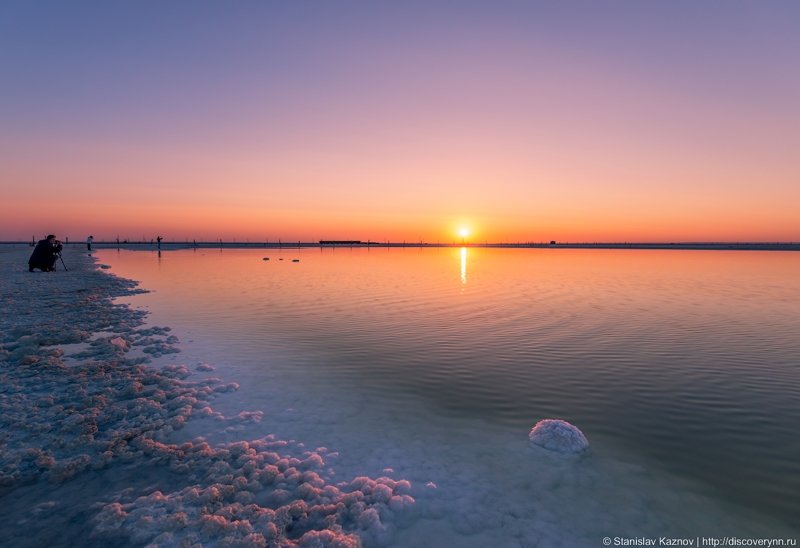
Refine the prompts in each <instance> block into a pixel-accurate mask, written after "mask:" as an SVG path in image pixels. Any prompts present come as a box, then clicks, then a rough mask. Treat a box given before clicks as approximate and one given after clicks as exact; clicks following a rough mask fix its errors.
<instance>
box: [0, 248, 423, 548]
mask: <svg viewBox="0 0 800 548" xmlns="http://www.w3.org/2000/svg"><path fill="white" fill-rule="evenodd" d="M82 259H83V260H81V261H80V262H78V264H77V265H76V264H74V260H77V259H74V260H73V264H71V265H70V271H69V272H58V273H51V274H45V273H41V274H36V273H34V274H30V273H28V272H23V271H21V270H19V271H18V270H17V265H13V264H8V263H7V262H4V263H3V264H2V269H3V272H2V273H3V276H2V282H0V283H2V284H3V287H2V289H3V291H2V296H0V306H2V308H3V309H4V310H6V311H8V313H6V314H4V315H3V317H2V319H0V332H1V333H2V335H0V337H1V338H0V447H1V448H2V452H0V488H2V489H5V490H8V489H13V488H15V487H19V486H22V485H25V484H31V483H38V482H50V483H52V484H62V483H65V482H69V481H74V480H75V479H76V478H79V477H81V475H84V474H91V473H92V471H94V470H100V469H108V468H112V467H115V466H122V465H126V466H130V465H136V464H137V463H141V464H145V463H146V464H147V465H149V466H153V465H155V466H163V467H164V468H166V469H168V470H169V471H170V472H171V473H174V474H176V475H182V476H185V477H186V478H187V480H188V483H190V486H188V487H185V488H183V489H180V490H177V491H174V492H167V493H163V492H161V491H154V492H151V493H149V494H148V495H146V496H140V497H138V498H135V499H132V500H131V497H130V493H127V492H121V493H118V494H117V495H112V496H111V497H110V500H109V501H108V502H107V503H104V504H101V505H99V506H98V507H97V508H95V515H94V517H93V518H92V523H91V526H92V529H91V533H90V535H91V537H92V539H93V542H101V543H114V544H117V545H118V544H134V545H149V546H171V545H181V546H198V545H219V546H282V547H283V546H286V547H290V546H303V547H321V546H332V547H351V546H359V545H361V544H362V542H363V543H365V544H369V545H382V544H385V543H388V542H390V541H391V537H392V531H393V528H394V525H393V522H394V521H396V517H399V516H400V515H401V514H406V515H408V514H410V513H412V512H413V511H414V507H415V504H414V503H415V500H414V498H413V497H412V485H411V483H410V482H408V481H406V480H402V479H401V480H395V479H391V478H389V477H385V476H384V477H378V478H370V477H366V476H362V477H356V478H355V479H352V480H350V481H345V482H340V483H337V484H336V485H332V484H329V483H328V482H327V481H326V479H325V478H326V477H331V476H333V474H332V473H330V472H332V470H331V469H330V468H329V467H328V465H327V464H326V459H329V458H332V457H335V454H333V453H331V454H328V452H327V449H326V448H324V447H321V448H317V449H316V450H314V451H305V450H304V448H303V447H302V444H297V443H294V442H288V441H285V440H279V439H276V438H275V437H274V436H271V435H270V436H266V437H264V438H261V439H257V440H250V441H237V442H234V443H228V444H220V445H211V444H209V443H207V442H206V440H205V439H204V438H196V439H194V440H192V441H189V442H185V443H180V444H176V443H171V442H170V438H171V434H172V433H173V432H174V431H175V430H178V429H181V428H182V427H183V426H184V424H185V423H186V422H187V421H190V420H201V419H204V418H205V419H212V420H214V419H215V420H218V421H224V422H228V423H231V424H236V423H241V422H248V421H260V420H261V419H262V416H263V413H261V412H259V411H255V412H243V413H240V414H238V415H236V416H234V417H225V416H223V415H222V414H220V413H218V412H216V411H215V410H214V409H213V407H212V406H211V401H212V400H213V399H214V398H215V397H217V396H219V395H220V394H222V393H225V392H231V391H235V390H236V389H238V385H237V384H236V383H225V382H223V381H222V380H221V379H218V378H206V379H203V380H198V381H192V380H188V379H189V377H190V376H191V372H190V371H189V369H188V368H187V367H186V366H185V365H167V366H164V367H161V368H156V367H153V366H152V365H150V363H151V357H159V356H164V355H168V354H173V353H176V352H179V350H180V349H179V347H178V346H177V343H178V339H177V338H176V337H175V336H173V335H170V330H169V328H166V327H163V328H162V327H151V328H143V327H142V325H143V321H144V317H145V313H144V312H142V311H140V310H134V309H131V308H129V307H128V306H125V305H120V304H115V303H114V302H113V301H112V299H113V298H115V297H117V296H123V295H131V294H133V293H137V292H141V290H139V289H137V287H136V284H135V283H134V282H131V281H129V280H124V279H121V278H119V277H116V276H113V275H109V274H108V273H106V272H102V271H101V270H99V269H97V268H96V265H94V264H93V263H92V262H91V261H92V259H87V258H82ZM75 343H88V345H84V346H85V349H83V350H82V351H80V352H76V353H74V354H70V355H65V353H64V351H63V350H61V349H60V348H58V346H59V345H69V344H75ZM134 348H139V349H141V350H142V352H143V353H144V356H140V357H135V358H133V357H127V356H128V354H129V352H130V351H131V350H132V349H134ZM67 358H69V360H67ZM67 362H68V363H67ZM196 369H197V370H199V371H211V370H213V366H211V365H209V364H203V365H201V366H199V367H196ZM126 491H129V490H126ZM45 504H51V503H45ZM43 508H44V507H43Z"/></svg>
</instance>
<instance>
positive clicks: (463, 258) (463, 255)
mask: <svg viewBox="0 0 800 548" xmlns="http://www.w3.org/2000/svg"><path fill="white" fill-rule="evenodd" d="M461 283H462V284H464V285H466V283H467V248H466V247H462V248H461Z"/></svg>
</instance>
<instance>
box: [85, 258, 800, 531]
mask: <svg viewBox="0 0 800 548" xmlns="http://www.w3.org/2000/svg"><path fill="white" fill-rule="evenodd" d="M265 256H268V257H270V260H269V261H264V260H262V258H263V257H265ZM294 258H299V259H300V262H299V263H293V262H291V259H294ZM279 259H284V260H279ZM100 260H101V261H104V262H107V263H110V264H111V265H112V266H113V270H112V271H113V272H115V273H116V274H118V275H121V276H125V277H129V278H133V279H136V280H139V281H141V282H142V285H143V286H144V287H145V288H147V289H151V290H154V293H152V294H149V295H146V296H143V297H136V298H134V299H133V300H132V301H131V302H135V303H137V304H145V305H146V306H147V307H148V308H150V309H151V310H152V311H153V314H154V316H155V320H157V321H158V322H161V323H166V324H167V325H173V326H175V327H178V326H182V330H183V331H181V333H182V334H183V335H184V337H186V336H188V338H189V340H190V341H191V342H190V343H189V346H191V345H192V343H194V344H199V345H201V346H203V348H204V352H206V353H207V354H208V358H209V359H210V360H211V359H213V360H223V361H224V360H227V361H228V362H231V363H235V364H238V365H237V367H239V368H240V370H242V369H247V368H249V369H250V371H249V372H248V374H247V376H248V378H252V379H253V380H252V382H253V383H254V384H255V385H258V383H259V382H262V381H259V376H258V375H259V374H258V371H260V370H264V371H265V375H266V372H267V370H268V373H269V376H268V377H267V376H265V377H264V379H265V380H264V381H263V382H267V380H266V379H267V378H269V380H270V381H271V382H283V383H292V382H297V383H300V384H302V385H303V386H304V389H307V390H309V391H310V393H325V391H326V390H327V391H329V392H330V393H333V394H335V392H336V391H337V390H338V391H347V392H348V393H350V394H352V395H354V397H355V398H359V399H362V400H363V401H369V402H373V404H374V405H375V406H383V407H389V408H392V407H393V408H397V409H400V408H403V407H415V408H416V407H419V408H424V409H425V414H426V416H427V417H428V420H430V421H433V422H435V421H436V420H438V419H439V418H440V419H441V420H447V421H459V422H463V423H464V424H475V425H477V424H480V425H481V426H480V428H487V427H488V428H492V429H494V428H497V429H508V430H516V431H519V433H520V437H521V438H522V439H524V438H525V436H526V434H527V431H528V430H529V429H530V427H531V426H532V425H533V424H534V423H535V422H536V421H537V420H539V419H541V418H548V417H559V418H564V419H567V420H569V421H571V422H573V423H574V424H576V425H578V426H580V428H581V429H582V430H583V431H584V432H585V433H586V435H587V437H588V438H589V440H590V442H591V443H592V448H593V451H594V452H595V453H600V452H607V453H615V454H620V455H627V457H626V458H628V459H629V460H634V461H636V462H641V463H642V465H643V466H647V467H653V468H655V469H660V470H663V471H664V472H665V473H668V474H671V475H674V476H676V477H680V478H682V479H685V480H686V481H689V482H692V483H693V484H696V485H697V486H699V487H698V489H699V490H701V491H703V492H704V493H705V494H706V495H708V496H711V497H714V498H716V499H718V500H720V501H725V502H726V503H732V504H735V505H737V506H740V507H743V508H748V509H752V510H753V511H757V512H763V513H764V515H769V516H771V517H773V518H776V519H778V520H780V521H783V522H784V523H793V522H794V520H795V519H796V518H797V516H799V515H800V495H799V494H798V493H800V436H798V433H797V425H798V424H800V337H798V333H800V254H794V253H778V252H775V253H771V252H718V251H709V252H705V251H635V250H546V249H545V250H518V249H514V250H496V249H494V250H493V249H426V250H420V249H412V248H408V249H391V250H386V249H372V250H364V249H354V250H350V249H336V250H332V249H325V250H319V249H306V250H301V251H298V250H282V251H277V250H263V251H258V250H231V249H225V250H208V249H202V250H185V251H169V252H164V253H163V254H162V255H161V257H158V256H157V255H156V254H155V253H151V252H131V251H121V252H118V251H116V250H114V251H111V250H104V251H102V252H100ZM209 341H213V344H209ZM254 371H256V372H255V373H254ZM231 380H235V379H231ZM315 391H316V392H315Z"/></svg>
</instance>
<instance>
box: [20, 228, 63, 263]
mask: <svg viewBox="0 0 800 548" xmlns="http://www.w3.org/2000/svg"><path fill="white" fill-rule="evenodd" d="M63 248H64V247H63V246H62V245H61V242H60V241H59V240H56V237H55V235H54V234H49V235H48V236H47V238H45V239H44V240H39V243H37V244H36V247H35V248H34V249H33V253H31V258H30V259H28V272H33V269H35V268H38V269H40V270H41V271H42V272H55V269H56V268H55V265H56V258H57V257H58V254H59V253H61V250H62V249H63Z"/></svg>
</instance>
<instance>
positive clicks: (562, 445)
mask: <svg viewBox="0 0 800 548" xmlns="http://www.w3.org/2000/svg"><path fill="white" fill-rule="evenodd" d="M528 438H530V440H531V443H533V444H534V445H538V446H540V447H544V448H545V449H548V450H550V451H556V452H557V453H563V454H576V453H580V452H582V451H585V450H586V448H588V447H589V441H588V440H587V439H586V436H584V435H583V432H581V431H580V430H579V429H578V427H577V426H575V425H573V424H570V423H568V422H567V421H562V420H560V419H544V420H540V421H539V422H537V423H536V426H534V427H533V429H532V430H531V433H530V434H528Z"/></svg>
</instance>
